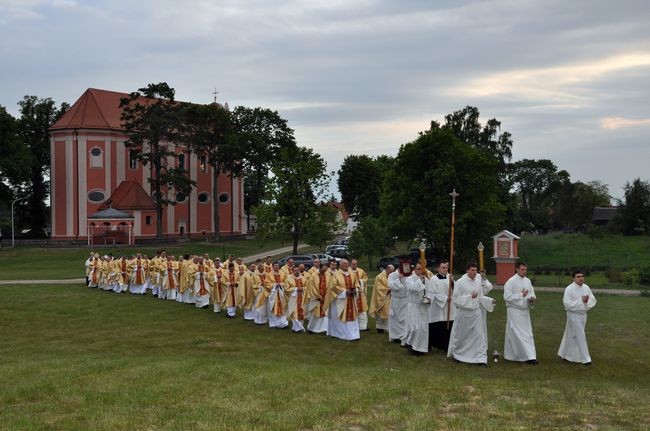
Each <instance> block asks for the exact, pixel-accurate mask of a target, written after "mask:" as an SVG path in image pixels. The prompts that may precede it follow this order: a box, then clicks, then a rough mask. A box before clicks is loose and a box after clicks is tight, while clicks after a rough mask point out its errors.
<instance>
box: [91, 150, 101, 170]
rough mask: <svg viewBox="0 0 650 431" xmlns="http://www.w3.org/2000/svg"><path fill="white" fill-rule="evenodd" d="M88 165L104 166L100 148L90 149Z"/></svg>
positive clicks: (94, 166)
mask: <svg viewBox="0 0 650 431" xmlns="http://www.w3.org/2000/svg"><path fill="white" fill-rule="evenodd" d="M90 167H91V168H103V167H104V158H103V151H102V149H101V148H99V147H93V148H91V149H90Z"/></svg>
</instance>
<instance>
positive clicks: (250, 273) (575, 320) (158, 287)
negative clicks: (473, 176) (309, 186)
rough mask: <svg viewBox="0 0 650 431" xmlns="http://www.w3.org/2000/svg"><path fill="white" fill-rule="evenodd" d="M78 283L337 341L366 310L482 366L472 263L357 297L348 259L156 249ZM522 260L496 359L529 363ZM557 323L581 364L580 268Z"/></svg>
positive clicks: (100, 267)
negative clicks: (253, 257) (308, 261)
mask: <svg viewBox="0 0 650 431" xmlns="http://www.w3.org/2000/svg"><path fill="white" fill-rule="evenodd" d="M85 266H86V279H87V285H88V287H94V288H99V289H103V290H110V291H113V292H116V293H121V292H126V291H130V292H131V293H132V294H140V295H145V294H146V293H147V290H148V289H150V290H152V294H153V296H156V297H158V298H159V299H166V300H170V301H177V302H181V303H188V304H194V305H195V306H196V307H197V308H208V307H209V306H210V305H213V307H214V312H215V313H220V312H221V311H222V310H225V312H226V315H227V317H229V318H234V317H235V315H236V311H237V308H240V309H242V310H243V317H244V319H246V320H251V321H254V322H255V323H256V324H258V325H267V324H268V325H269V326H270V327H271V328H286V327H288V326H289V322H290V323H291V329H292V330H293V331H294V332H305V331H307V332H309V333H317V334H319V333H325V334H326V335H328V336H332V337H335V338H338V339H341V340H358V339H359V338H360V331H365V330H367V329H368V316H369V315H370V316H372V317H374V318H375V320H376V330H377V332H379V333H384V332H385V331H387V332H388V338H389V341H391V342H395V343H399V344H400V345H401V346H402V347H406V348H408V349H409V351H410V352H411V353H413V354H415V355H422V354H425V353H427V352H429V351H431V350H433V349H440V350H443V351H445V352H446V353H447V356H448V357H450V358H452V359H453V360H454V361H456V362H463V363H469V364H477V365H487V362H488V357H487V355H488V332H487V318H486V313H487V312H492V311H493V309H494V306H495V303H496V302H495V301H494V300H493V299H492V298H490V297H488V296H487V295H486V294H487V293H488V292H490V290H492V284H491V283H490V282H489V281H488V280H487V278H486V277H485V274H484V273H479V272H478V268H477V265H476V264H475V263H473V262H471V263H469V264H468V265H467V267H466V274H464V275H463V276H462V277H461V278H460V279H458V280H454V279H453V277H452V276H451V275H450V274H449V272H448V271H449V263H448V261H445V260H443V261H441V262H439V263H438V268H437V269H438V272H437V274H433V273H432V272H431V271H429V270H428V269H426V268H425V269H424V271H423V270H422V267H421V265H420V264H419V263H418V264H417V265H416V266H415V268H414V271H412V273H411V274H408V273H406V272H404V273H403V272H402V268H400V269H399V270H397V271H396V270H395V268H394V267H393V266H392V265H388V267H387V268H386V269H384V270H383V271H381V272H380V273H379V275H377V277H376V278H375V280H374V285H373V290H372V297H371V301H370V305H369V306H368V303H367V299H366V296H367V290H366V289H367V286H368V276H367V274H366V272H365V271H364V270H363V269H361V268H359V267H358V265H357V261H356V260H355V259H352V260H351V261H350V262H348V261H347V260H345V259H343V260H341V261H340V262H338V263H337V262H336V261H330V262H327V263H323V264H321V262H320V261H319V260H318V259H315V260H314V266H313V267H311V268H309V269H308V270H307V269H305V267H304V265H302V264H301V265H294V263H293V260H292V259H288V260H287V263H286V264H285V265H284V266H282V267H280V266H279V265H278V264H277V263H272V261H271V258H270V257H267V258H266V259H265V261H264V262H262V261H261V260H258V261H257V262H255V263H250V264H249V265H248V266H247V265H245V264H244V263H243V262H242V259H241V258H237V259H235V258H234V257H233V256H230V257H229V258H228V259H227V260H226V261H225V262H223V264H222V262H221V261H220V259H219V258H216V259H214V260H211V259H209V256H208V255H207V254H206V255H205V256H196V255H193V256H190V255H185V256H183V257H182V258H180V259H179V260H177V259H175V258H174V256H169V255H167V254H166V253H165V252H164V251H162V252H159V253H157V255H156V256H155V257H153V258H151V259H149V258H147V256H142V255H141V254H138V255H137V256H135V257H132V258H126V257H121V258H115V259H114V258H113V257H112V256H103V257H100V256H99V255H97V254H94V253H91V255H90V257H89V258H88V259H87V260H86V264H85ZM526 274H527V265H526V264H525V263H522V262H519V263H517V264H516V273H515V274H514V275H513V276H512V277H511V278H510V279H509V280H508V281H507V282H506V284H505V285H504V294H503V295H504V299H505V303H506V306H507V322H506V331H505V348H504V358H505V359H506V360H509V361H518V362H526V363H529V364H537V363H538V362H537V354H536V350H535V342H534V338H533V331H532V326H531V321H530V310H531V309H533V308H534V306H535V301H536V298H535V292H534V289H533V286H532V284H531V282H530V280H529V279H528V278H527V277H526ZM563 303H564V307H565V310H566V313H567V322H566V327H565V331H564V335H563V338H562V341H561V344H560V349H559V351H558V356H559V357H560V358H562V359H564V360H566V361H569V362H576V363H582V364H585V365H589V364H591V357H590V355H589V350H588V346H587V339H586V336H585V325H586V321H587V314H586V313H587V311H588V310H590V309H591V308H592V307H593V306H594V305H595V304H596V298H595V297H594V296H593V294H592V292H591V290H590V289H589V287H588V286H587V285H586V284H585V283H584V274H583V273H582V272H580V271H574V273H573V283H572V284H570V285H569V286H568V287H567V288H566V289H565V292H564V298H563Z"/></svg>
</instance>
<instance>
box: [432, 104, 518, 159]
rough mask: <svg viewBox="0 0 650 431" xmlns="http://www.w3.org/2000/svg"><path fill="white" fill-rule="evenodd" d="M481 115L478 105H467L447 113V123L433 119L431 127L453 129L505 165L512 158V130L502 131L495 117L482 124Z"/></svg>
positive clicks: (457, 135) (469, 142)
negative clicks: (439, 122) (440, 122)
mask: <svg viewBox="0 0 650 431" xmlns="http://www.w3.org/2000/svg"><path fill="white" fill-rule="evenodd" d="M480 115H481V113H480V111H479V109H478V108H477V107H475V106H466V107H465V108H463V109H460V110H458V111H454V112H452V113H451V114H447V115H445V123H444V124H442V125H440V124H438V123H437V122H435V121H433V122H432V123H431V128H432V129H433V128H442V129H446V130H449V131H451V133H452V134H453V135H454V136H456V137H457V138H458V139H460V140H461V141H463V142H465V143H466V144H468V145H471V146H472V147H474V148H478V149H479V150H482V151H485V152H486V153H487V154H488V155H490V156H492V157H494V158H496V159H497V160H498V161H499V165H500V166H505V164H506V163H507V162H509V161H510V159H512V135H511V134H510V132H501V122H500V121H498V120H497V119H495V118H491V119H489V120H488V121H487V122H486V123H485V125H482V124H481V123H480V121H479V119H480V118H479V117H480Z"/></svg>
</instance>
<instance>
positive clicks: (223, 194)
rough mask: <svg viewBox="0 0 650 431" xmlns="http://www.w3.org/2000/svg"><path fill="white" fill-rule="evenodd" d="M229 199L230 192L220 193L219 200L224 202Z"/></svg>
mask: <svg viewBox="0 0 650 431" xmlns="http://www.w3.org/2000/svg"><path fill="white" fill-rule="evenodd" d="M229 200H230V195H228V193H221V194H220V195H219V202H221V203H222V204H225V203H228V201H229Z"/></svg>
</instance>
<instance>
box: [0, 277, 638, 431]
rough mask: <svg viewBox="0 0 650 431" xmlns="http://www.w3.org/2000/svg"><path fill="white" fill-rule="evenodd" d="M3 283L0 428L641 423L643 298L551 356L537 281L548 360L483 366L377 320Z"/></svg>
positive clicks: (555, 325)
mask: <svg viewBox="0 0 650 431" xmlns="http://www.w3.org/2000/svg"><path fill="white" fill-rule="evenodd" d="M0 290H1V292H2V301H0V325H1V327H2V331H1V332H0V381H1V382H2V385H1V386H0V407H1V408H0V429H6V430H18V429H29V430H50V429H55V430H86V429H92V430H125V429H128V430H152V429H169V430H189V429H192V430H215V429H228V430H266V429H269V430H335V429H336V430H339V429H343V430H398V429H399V430H401V429H413V430H424V429H458V430H466V429H520V430H521V429H523V430H528V429H529V430H541V429H559V428H562V429H572V430H583V429H590V430H605V429H617V430H618V429H648V428H650V410H649V409H648V404H649V403H650V349H649V348H648V346H649V345H650V327H649V326H648V320H647V316H648V314H649V313H650V301H648V299H646V298H625V297H614V296H601V297H599V298H598V300H599V303H598V305H597V306H596V308H595V309H594V310H593V311H592V312H590V314H589V321H588V324H587V330H588V333H587V336H588V339H589V347H590V351H591V355H592V358H593V361H594V365H593V366H591V367H585V366H582V365H574V364H568V363H565V362H563V361H561V360H559V359H558V358H557V357H556V356H555V354H556V351H557V348H558V345H559V342H560V338H561V336H562V331H563V329H564V322H565V317H564V312H563V310H562V306H561V295H559V294H550V293H549V294H544V293H540V294H539V295H538V298H539V302H538V306H537V307H536V309H535V310H534V311H533V313H534V314H533V324H534V330H535V336H536V344H537V350H538V358H539V360H540V362H541V364H540V365H538V366H536V367H533V366H529V365H522V364H513V363H506V362H500V363H498V364H490V366H489V367H488V368H480V367H475V366H468V365H461V364H454V363H452V362H451V361H449V360H447V359H446V358H445V357H444V355H443V354H442V353H438V352H436V353H433V354H430V355H427V356H424V357H412V356H410V355H408V354H407V352H406V351H404V350H403V349H401V348H400V347H398V346H397V345H395V344H389V343H388V342H387V337H386V336H385V335H379V334H376V333H375V332H374V331H371V332H367V333H363V335H362V339H361V340H360V341H358V342H342V341H338V340H334V339H331V338H328V337H325V336H319V335H307V334H293V333H291V332H290V331H288V330H271V329H268V328H266V327H257V326H255V325H254V324H252V323H250V322H244V321H243V320H242V319H241V317H240V316H238V318H237V319H236V320H229V319H226V318H225V317H224V316H221V315H219V316H217V315H215V314H214V313H212V312H211V311H208V310H197V309H195V308H193V307H192V306H189V305H186V304H178V303H175V302H171V301H162V300H158V299H155V298H152V297H151V296H147V297H140V296H132V295H129V294H123V295H116V294H112V293H107V292H103V291H98V290H94V289H89V288H85V287H83V286H20V287H17V286H4V287H0ZM493 296H494V297H495V298H497V300H498V306H497V311H495V313H493V314H492V315H490V317H489V334H490V337H491V342H490V345H491V348H494V346H495V341H496V342H497V345H498V348H499V350H500V351H501V350H502V348H503V347H502V343H503V330H504V321H505V309H504V306H503V300H502V298H501V297H500V295H499V293H494V294H493ZM373 324H374V323H373V322H372V319H371V326H372V325H373Z"/></svg>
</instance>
